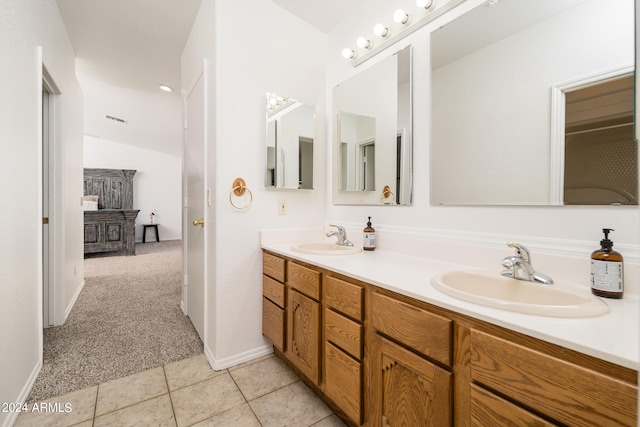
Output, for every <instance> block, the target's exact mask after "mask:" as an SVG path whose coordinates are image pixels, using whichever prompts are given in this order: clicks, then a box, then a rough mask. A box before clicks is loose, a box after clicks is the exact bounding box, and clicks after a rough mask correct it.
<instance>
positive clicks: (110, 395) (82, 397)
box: [15, 355, 344, 427]
mask: <svg viewBox="0 0 640 427" xmlns="http://www.w3.org/2000/svg"><path fill="white" fill-rule="evenodd" d="M37 404H38V407H42V408H43V411H42V412H34V411H33V405H34V404H30V405H29V406H28V408H27V409H28V412H23V413H21V414H20V416H19V417H18V419H17V421H16V424H15V426H16V427H20V426H34V427H35V426H38V427H40V426H44V425H46V426H77V427H91V426H95V427H103V426H145V427H146V426H177V427H187V426H196V427H210V426H223V427H227V426H243V427H251V426H295V427H308V426H314V427H331V426H344V424H343V423H342V422H341V421H340V419H339V418H338V417H337V416H336V415H335V414H334V413H333V412H332V411H331V409H329V408H328V407H327V406H326V405H325V404H324V403H323V402H322V401H321V400H320V399H319V398H318V397H317V396H316V395H315V394H314V393H313V392H312V391H311V390H310V389H309V388H308V387H307V386H306V385H305V384H304V383H303V382H301V381H300V380H299V379H298V377H297V376H296V375H295V374H294V373H293V372H292V371H291V370H290V369H289V368H288V367H287V366H286V365H285V364H284V363H283V362H282V361H281V360H280V359H278V358H277V357H275V356H273V355H269V356H265V357H262V358H259V359H256V360H252V361H250V362H247V363H244V364H242V365H238V366H235V367H233V368H229V369H225V370H223V371H213V370H212V369H211V367H210V366H209V363H208V362H207V360H206V358H205V357H204V355H200V356H196V357H192V358H190V359H185V360H181V361H178V362H173V363H169V364H167V365H164V366H161V367H158V368H153V369H150V370H148V371H144V372H140V373H137V374H133V375H130V376H128V377H124V378H119V379H115V380H112V381H109V382H106V383H104V384H100V385H97V386H93V387H88V388H86V389H83V390H79V391H76V392H73V393H69V394H66V395H64V396H58V397H55V398H52V399H49V400H47V401H46V402H38V403H37Z"/></svg>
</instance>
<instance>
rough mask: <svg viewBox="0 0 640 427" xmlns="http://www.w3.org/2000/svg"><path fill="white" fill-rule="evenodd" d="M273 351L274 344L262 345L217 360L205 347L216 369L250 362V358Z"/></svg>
mask: <svg viewBox="0 0 640 427" xmlns="http://www.w3.org/2000/svg"><path fill="white" fill-rule="evenodd" d="M271 353H273V346H272V345H264V346H262V347H258V348H254V349H252V350H249V351H245V352H242V353H239V354H236V355H233V356H231V357H226V358H224V359H220V360H217V359H216V358H215V357H214V356H213V354H212V353H211V350H210V349H209V348H208V347H206V346H205V348H204V355H205V357H206V358H207V360H208V361H209V364H210V365H211V368H212V369H213V370H214V371H221V370H223V369H227V368H230V367H232V366H235V365H239V364H240V363H244V362H248V361H249V360H253V359H257V358H258V357H262V356H266V355H267V354H271Z"/></svg>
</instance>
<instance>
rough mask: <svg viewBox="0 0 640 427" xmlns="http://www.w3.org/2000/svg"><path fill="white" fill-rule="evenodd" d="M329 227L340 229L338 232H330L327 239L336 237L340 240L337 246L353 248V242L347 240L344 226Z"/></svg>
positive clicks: (330, 225) (333, 225) (332, 225)
mask: <svg viewBox="0 0 640 427" xmlns="http://www.w3.org/2000/svg"><path fill="white" fill-rule="evenodd" d="M329 227H336V228H337V229H338V230H337V231H329V232H327V234H326V236H327V237H331V236H336V237H337V238H338V241H337V242H336V245H340V246H353V243H351V241H350V240H349V239H347V232H346V231H345V229H344V227H343V226H341V225H335V224H329Z"/></svg>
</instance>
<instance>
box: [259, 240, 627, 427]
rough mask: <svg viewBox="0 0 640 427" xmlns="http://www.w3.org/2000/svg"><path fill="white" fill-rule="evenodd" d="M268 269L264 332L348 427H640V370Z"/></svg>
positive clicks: (314, 273)
mask: <svg viewBox="0 0 640 427" xmlns="http://www.w3.org/2000/svg"><path fill="white" fill-rule="evenodd" d="M263 268H264V270H263V271H264V278H265V282H264V283H265V286H264V288H263V290H264V301H265V307H267V309H265V310H264V311H263V333H264V334H265V336H267V337H268V338H270V339H271V340H273V341H274V347H275V349H276V350H275V352H276V354H277V355H278V356H279V357H281V358H282V359H283V360H284V361H285V362H287V363H288V364H289V365H290V366H291V367H292V368H293V369H294V370H295V371H296V372H298V374H299V375H300V376H301V378H302V379H303V380H304V381H305V383H307V384H308V385H309V386H310V387H312V388H313V389H314V390H315V391H316V393H318V395H320V396H321V397H322V398H323V399H324V400H325V401H326V402H327V403H328V404H329V406H331V407H332V408H333V409H334V411H335V412H336V413H337V414H338V415H339V416H340V417H341V418H342V419H343V421H345V422H346V423H348V424H349V425H366V426H385V427H386V426H396V425H408V426H436V427H441V426H487V427H488V426H491V427H495V426H555V425H563V426H594V425H599V426H600V425H602V426H609V425H615V426H636V423H637V407H638V404H637V402H638V401H637V391H638V387H637V383H638V373H637V371H635V370H633V369H629V368H626V367H622V366H619V365H616V364H613V363H611V362H608V361H605V360H602V359H598V358H595V357H592V356H588V355H585V354H582V353H579V352H577V351H574V350H570V349H567V348H564V347H562V346H559V345H555V344H551V343H548V342H546V341H542V340H539V339H536V338H533V337H530V336H527V335H524V334H521V333H518V332H515V331H511V330H509V329H506V328H503V327H499V326H496V325H493V324H491V323H488V322H484V321H481V320H478V319H474V318H471V317H469V316H465V315H461V314H459V313H456V312H454V311H451V310H446V309H443V308H440V307H437V306H434V305H431V304H428V303H425V302H422V301H418V300H415V299H412V298H409V297H406V296H404V295H400V294H397V293H394V292H391V291H388V290H385V289H381V288H379V287H376V286H373V285H371V284H367V283H363V282H360V281H357V280H355V279H351V278H348V277H344V276H342V275H339V274H336V273H334V272H332V271H328V270H324V269H322V268H318V267H315V266H313V265H309V264H305V263H301V262H300V261H297V260H292V259H288V258H286V257H282V256H279V255H275V254H272V253H269V252H264V261H263ZM274 300H277V301H278V302H277V303H276V302H274ZM274 313H276V314H277V315H274ZM299 313H300V315H299ZM298 316H299V317H298ZM292 323H294V324H293V325H292ZM283 335H284V336H283ZM284 343H286V346H285V344H284ZM292 347H293V349H292Z"/></svg>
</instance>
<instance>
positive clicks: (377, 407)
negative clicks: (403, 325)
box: [371, 334, 453, 427]
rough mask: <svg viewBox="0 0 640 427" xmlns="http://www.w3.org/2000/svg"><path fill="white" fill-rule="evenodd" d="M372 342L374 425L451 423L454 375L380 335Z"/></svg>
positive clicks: (439, 426) (442, 425) (430, 426)
mask: <svg viewBox="0 0 640 427" xmlns="http://www.w3.org/2000/svg"><path fill="white" fill-rule="evenodd" d="M371 341H372V342H371V343H372V349H373V351H372V357H371V364H372V367H371V370H372V374H373V384H372V385H371V387H372V391H373V394H374V396H376V398H375V399H374V400H373V402H371V403H372V404H373V406H372V409H373V410H372V414H371V415H372V417H373V423H372V425H375V426H384V427H387V426H421V427H447V426H451V425H452V402H453V399H452V390H453V374H452V373H450V372H448V371H446V370H445V369H442V368H440V367H439V366H436V365H435V364H434V363H431V362H429V361H428V360H426V359H424V358H422V357H420V356H418V355H416V354H415V353H413V352H411V351H409V350H407V349H405V348H403V347H401V346H400V345H398V344H395V343H393V342H392V341H389V340H387V339H385V338H383V337H381V336H379V335H378V334H373V337H372V340H371Z"/></svg>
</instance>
